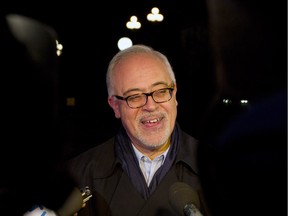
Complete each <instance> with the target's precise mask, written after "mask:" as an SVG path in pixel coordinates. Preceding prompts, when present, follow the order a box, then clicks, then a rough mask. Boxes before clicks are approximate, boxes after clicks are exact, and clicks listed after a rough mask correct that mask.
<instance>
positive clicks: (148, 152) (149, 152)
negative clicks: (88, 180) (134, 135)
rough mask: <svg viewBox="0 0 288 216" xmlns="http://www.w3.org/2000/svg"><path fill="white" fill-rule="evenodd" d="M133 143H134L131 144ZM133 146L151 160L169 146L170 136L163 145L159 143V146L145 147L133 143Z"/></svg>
mask: <svg viewBox="0 0 288 216" xmlns="http://www.w3.org/2000/svg"><path fill="white" fill-rule="evenodd" d="M133 145H134V144H133ZM134 146H135V148H137V149H138V150H139V151H140V152H141V153H142V154H144V155H145V156H147V157H149V158H150V159H151V160H153V159H154V158H155V157H157V156H159V155H161V154H162V153H163V152H165V151H166V150H167V149H168V147H169V146H170V138H169V139H168V140H167V142H166V143H165V144H164V145H161V146H160V147H153V148H152V147H151V148H147V147H144V148H143V146H138V145H137V146H136V145H134Z"/></svg>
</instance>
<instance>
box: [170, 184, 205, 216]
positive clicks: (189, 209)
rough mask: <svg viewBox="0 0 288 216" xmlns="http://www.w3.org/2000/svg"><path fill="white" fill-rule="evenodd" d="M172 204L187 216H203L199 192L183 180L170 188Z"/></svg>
mask: <svg viewBox="0 0 288 216" xmlns="http://www.w3.org/2000/svg"><path fill="white" fill-rule="evenodd" d="M169 202H170V205H171V206H172V207H173V209H174V210H176V211H177V212H178V213H179V214H181V215H182V214H183V212H184V215H185V216H202V214H201V212H200V211H199V210H198V208H199V206H200V201H199V197H198V194H197V193H196V191H195V190H193V189H192V188H191V187H190V186H189V185H187V184H185V183H183V182H176V183H174V184H173V185H171V187H170V189H169Z"/></svg>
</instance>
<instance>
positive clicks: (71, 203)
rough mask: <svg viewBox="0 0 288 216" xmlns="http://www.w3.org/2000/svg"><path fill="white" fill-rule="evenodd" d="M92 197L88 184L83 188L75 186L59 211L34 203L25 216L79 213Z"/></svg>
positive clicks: (62, 215) (69, 215)
mask: <svg viewBox="0 0 288 216" xmlns="http://www.w3.org/2000/svg"><path fill="white" fill-rule="evenodd" d="M91 197H92V194H91V191H90V189H89V187H88V186H86V187H85V188H84V189H81V190H80V189H78V188H74V189H73V190H72V192H71V193H70V195H69V196H68V198H67V199H66V200H65V202H64V203H63V205H62V206H61V207H60V208H59V209H58V210H57V211H53V210H51V209H48V208H46V207H45V206H42V205H34V206H32V208H31V209H30V210H29V211H27V212H25V213H24V214H23V216H42V215H45V216H71V215H74V214H75V213H77V212H78V211H79V210H80V209H81V208H82V207H83V206H84V204H85V203H86V202H87V201H88V200H89V199H90V198H91Z"/></svg>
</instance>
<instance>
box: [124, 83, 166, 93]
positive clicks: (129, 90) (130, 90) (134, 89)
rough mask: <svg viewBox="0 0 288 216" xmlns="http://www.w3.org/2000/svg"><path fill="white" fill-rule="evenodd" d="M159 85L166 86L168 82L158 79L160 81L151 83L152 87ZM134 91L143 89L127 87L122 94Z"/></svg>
mask: <svg viewBox="0 0 288 216" xmlns="http://www.w3.org/2000/svg"><path fill="white" fill-rule="evenodd" d="M159 85H165V86H168V84H167V83H166V82H162V81H160V82H156V83H153V84H152V87H155V86H159ZM135 91H138V92H144V90H143V89H140V88H131V89H128V90H127V91H125V92H124V93H123V95H126V94H128V93H130V92H135Z"/></svg>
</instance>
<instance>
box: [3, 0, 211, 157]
mask: <svg viewBox="0 0 288 216" xmlns="http://www.w3.org/2000/svg"><path fill="white" fill-rule="evenodd" d="M155 6H156V7H158V8H159V9H160V13H162V14H163V15H164V21H163V22H162V23H151V22H148V21H147V19H146V15H147V14H148V13H150V12H151V9H152V7H155ZM5 8H7V9H6V10H5V13H17V14H22V15H25V16H28V17H31V18H35V19H37V20H39V21H41V22H42V23H44V24H47V25H49V26H51V27H52V28H54V29H55V31H56V32H57V34H58V38H59V41H60V43H62V44H63V46H64V49H63V55H62V56H60V58H59V60H60V66H59V68H60V70H59V71H58V72H57V73H58V74H59V86H60V94H61V99H60V104H59V106H60V109H61V116H62V117H63V118H64V123H65V124H66V125H65V127H67V130H66V132H67V136H66V138H67V146H65V154H68V155H69V154H70V153H71V154H73V152H74V150H76V149H77V148H80V149H79V150H76V151H77V152H78V151H82V150H84V149H85V148H87V147H90V146H92V145H95V144H96V143H100V142H102V141H103V140H105V139H106V138H107V137H109V136H111V135H112V134H114V131H115V130H116V129H117V127H118V121H117V120H116V119H115V118H114V114H113V112H112V109H111V108H110V107H109V106H108V103H107V93H106V83H105V73H106V68H107V66H108V63H109V60H110V59H111V58H112V56H113V55H114V54H115V53H116V52H117V51H118V48H117V42H118V40H119V39H120V38H121V37H123V36H126V37H130V38H131V39H132V41H133V43H134V44H136V43H143V44H147V45H150V46H152V47H153V48H155V49H158V50H159V51H161V52H163V53H164V54H166V55H167V57H168V58H169V59H170V61H171V64H172V66H173V68H174V70H175V73H176V78H177V83H178V89H179V94H178V100H179V121H181V122H182V125H183V126H182V127H184V128H183V129H185V130H186V131H188V132H190V133H192V134H194V135H195V136H196V135H197V133H198V132H199V131H198V130H199V124H200V121H201V120H202V118H203V115H204V113H205V112H206V109H207V108H206V107H207V106H208V105H209V104H210V101H211V98H212V96H213V94H214V92H215V85H216V83H215V79H214V76H215V75H214V71H213V66H212V58H211V51H210V45H209V32H208V26H207V21H208V16H207V8H206V3H205V1H199V0H196V1H183V0H182V1H171V0H159V1H144V0H141V1H129V0H125V1H103V2H101V3H100V2H90V1H81V2H79V1H77V2H69V3H68V2H67V3H63V2H61V1H41V2H40V1H39V2H33V3H29V1H28V2H26V1H25V2H18V3H11V4H8V3H7V6H6V7H5ZM132 15H137V16H138V19H139V21H140V22H141V24H142V28H141V29H139V30H129V29H127V28H126V22H127V21H128V20H129V19H130V17H131V16H132ZM68 97H73V98H75V100H76V105H75V106H74V107H67V106H66V99H67V98H68ZM78 142H81V144H80V145H79V144H78ZM74 143H75V146H74ZM66 147H67V149H66ZM70 148H71V149H70ZM74 148H76V149H74ZM70 150H71V152H69V151H70Z"/></svg>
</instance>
